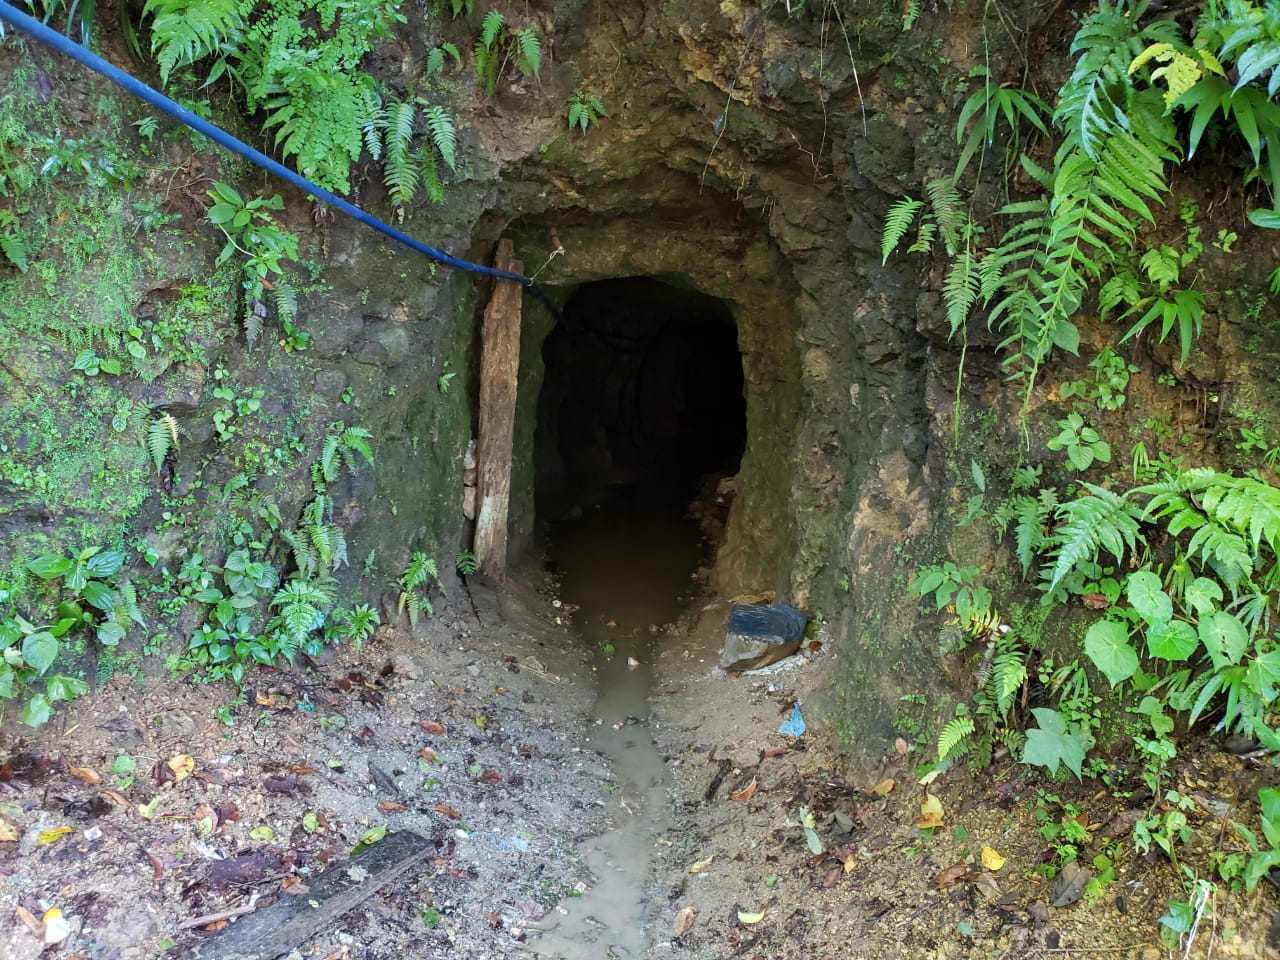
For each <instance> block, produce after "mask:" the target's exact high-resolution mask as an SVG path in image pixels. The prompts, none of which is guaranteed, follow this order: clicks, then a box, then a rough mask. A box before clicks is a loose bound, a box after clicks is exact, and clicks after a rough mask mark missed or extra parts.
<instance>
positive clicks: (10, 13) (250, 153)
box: [0, 0, 560, 317]
mask: <svg viewBox="0 0 1280 960" xmlns="http://www.w3.org/2000/svg"><path fill="white" fill-rule="evenodd" d="M0 21H3V22H5V23H9V24H11V25H12V26H14V27H16V28H17V29H18V30H21V31H22V32H23V33H28V34H30V35H31V36H33V37H35V38H36V39H37V40H40V41H42V42H43V43H46V44H48V45H49V46H51V47H53V48H54V49H55V50H57V51H58V52H59V53H64V54H66V55H67V56H68V57H70V58H71V59H72V60H75V61H77V62H79V63H81V64H83V65H84V66H86V67H88V68H89V69H90V70H92V71H94V72H95V73H99V74H101V75H102V76H104V77H106V78H107V79H108V80H110V81H111V82H112V83H115V84H117V85H119V86H121V87H123V88H124V89H125V90H127V91H128V92H129V93H132V94H133V95H134V96H135V97H138V98H139V99H142V100H145V101H146V102H147V103H149V104H151V105H152V106H153V107H157V108H159V109H160V110H163V111H164V112H165V113H167V114H169V115H170V116H171V117H175V118H177V119H178V120H181V121H182V122H183V123H185V124H186V125H187V126H188V127H190V128H191V129H192V130H196V131H198V132H200V133H203V134H204V135H205V136H206V137H208V138H209V139H210V140H213V141H214V142H215V143H219V144H221V145H222V146H224V147H226V148H227V149H228V150H230V151H231V152H232V153H235V154H239V155H240V156H242V157H244V158H245V159H246V160H250V161H252V162H253V163H256V164H257V165H258V166H260V167H262V168H263V169H265V170H270V171H271V172H272V173H274V174H275V175H276V176H278V177H280V178H282V179H284V180H287V181H288V182H289V183H291V184H293V185H294V186H295V187H298V188H299V189H301V190H305V191H306V192H308V193H311V194H314V195H315V196H316V197H318V198H320V199H321V200H323V201H325V203H328V204H330V205H332V206H334V207H336V208H337V209H339V210H341V211H342V212H343V213H345V214H347V216H349V217H354V218H355V219H356V220H359V221H360V222H361V223H363V224H365V225H366V226H369V227H373V229H375V230H377V231H378V232H379V233H383V234H386V235H387V236H388V237H391V239H393V240H398V241H400V242H401V243H403V244H404V245H405V246H407V247H409V248H411V249H413V250H416V251H418V253H421V254H424V255H425V256H428V257H430V258H431V259H432V260H436V261H439V262H440V263H443V264H446V265H448V266H450V267H457V268H458V269H460V270H467V271H469V272H471V273H479V274H483V275H484V276H486V277H496V278H497V279H499V280H511V281H514V282H515V283H518V284H520V285H521V286H522V287H525V288H526V289H528V290H529V291H530V292H532V293H533V294H534V295H535V296H536V297H537V298H538V299H539V300H541V301H542V302H543V303H544V304H545V305H546V306H547V307H548V308H549V309H550V310H551V312H552V314H553V315H555V316H557V317H558V316H559V314H560V312H559V310H557V309H556V307H555V305H554V304H553V303H552V302H551V300H550V299H549V298H548V297H547V294H546V293H545V291H543V290H542V288H541V287H539V286H538V285H537V284H536V283H535V282H534V281H533V280H530V279H529V278H528V277H525V276H521V275H520V274H518V273H511V272H510V271H508V270H499V269H497V268H496V267H486V266H484V265H483V264H480V263H472V262H470V261H469V260H459V259H458V258H457V257H451V256H449V254H447V253H445V252H444V251H443V250H437V249H436V248H435V247H429V246H427V245H426V244H425V243H423V242H422V241H420V240H415V239H414V238H413V237H411V236H409V235H408V234H407V233H402V232H401V231H399V230H397V229H396V228H395V227H393V226H391V225H390V224H387V223H383V222H382V221H381V220H379V219H378V218H377V217H375V216H373V215H372V214H369V213H366V212H365V211H363V210H361V209H360V208H359V207H357V206H356V205H355V204H353V203H349V202H348V201H346V200H343V199H342V198H341V197H339V196H337V195H335V194H333V193H331V192H330V191H328V190H325V189H324V188H323V187H320V186H317V185H316V184H314V183H312V182H311V181H310V180H308V179H307V178H306V177H303V176H300V175H299V174H297V173H295V172H294V171H292V170H290V169H289V168H288V167H286V166H285V165H284V164H282V163H279V162H278V161H276V160H272V159H271V158H270V157H268V156H267V155H266V154H265V153H262V152H261V151H259V150H255V149H253V147H251V146H249V145H248V144H247V143H243V142H241V141H240V140H237V139H236V138H235V137H233V136H232V135H231V134H229V133H227V131H225V130H223V129H222V128H221V127H216V126H214V125H213V124H212V123H210V122H209V121H207V120H205V119H203V118H201V117H198V116H196V115H195V114H194V113H192V112H191V111H190V110H188V109H187V108H186V107H184V106H182V105H181V104H179V103H175V102H174V101H173V100H170V99H169V98H168V97H166V96H165V95H164V94H162V93H160V92H158V91H156V90H152V89H151V88H150V87H148V86H147V85H146V84H145V83H142V82H141V81H140V80H138V79H136V78H135V77H132V76H130V75H129V74H127V73H125V72H124V71H123V70H121V69H119V68H118V67H115V66H112V65H111V64H110V63H107V61H105V60H103V59H102V58H101V57H99V56H97V55H96V54H93V53H90V52H89V51H88V50H86V49H85V48H84V47H82V46H81V45H80V44H78V43H76V42H75V41H73V40H71V39H69V38H67V37H65V36H63V35H62V34H60V33H58V32H57V31H56V30H52V29H50V28H49V27H47V26H45V25H44V24H43V23H41V22H40V21H39V20H36V19H35V18H34V17H29V16H27V15H26V14H25V13H23V12H22V11H21V10H17V9H15V8H14V7H13V6H11V5H10V4H8V3H5V2H4V0H0Z"/></svg>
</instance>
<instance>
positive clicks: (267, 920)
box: [188, 831, 438, 960]
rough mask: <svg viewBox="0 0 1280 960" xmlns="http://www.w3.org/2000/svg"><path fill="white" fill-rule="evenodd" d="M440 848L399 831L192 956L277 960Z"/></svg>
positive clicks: (237, 924) (247, 918)
mask: <svg viewBox="0 0 1280 960" xmlns="http://www.w3.org/2000/svg"><path fill="white" fill-rule="evenodd" d="M437 849H438V844H437V843H436V841H434V840H432V839H430V838H429V837H424V836H421V835H419V834H416V833H410V832H408V831H402V832H400V833H393V834H390V835H389V836H387V837H386V839H384V840H382V841H381V842H380V843H375V844H374V845H373V846H371V847H369V848H368V849H366V850H363V851H361V852H360V853H359V854H358V855H356V856H354V857H352V858H351V859H350V860H347V861H345V862H344V863H340V864H338V865H336V866H334V867H331V868H330V869H329V870H328V871H327V872H326V873H324V874H323V875H322V876H321V877H319V878H318V879H315V880H312V881H311V883H310V890H308V891H307V892H306V893H305V894H300V895H288V894H285V895H282V896H281V898H280V899H279V900H277V901H276V902H275V903H273V904H271V905H270V906H268V907H263V908H261V909H259V910H255V911H254V912H253V913H251V914H249V915H248V916H244V917H241V918H240V919H238V920H236V921H235V922H234V923H232V924H230V925H229V926H228V927H226V929H224V930H222V931H220V932H218V933H216V934H214V935H213V936H212V937H210V938H209V939H207V940H205V941H204V942H203V943H201V944H200V945H199V946H197V947H196V948H195V949H194V950H192V951H191V952H190V953H189V954H188V956H191V957H194V958H198V960H275V958H276V957H279V956H281V955H283V954H286V953H288V952H289V951H290V950H293V949H295V948H298V947H302V946H304V945H305V944H306V943H307V941H308V940H310V939H311V938H312V937H314V936H315V935H316V934H317V933H320V932H322V931H327V930H332V929H333V928H334V926H335V925H336V924H337V922H338V919H339V918H340V917H342V915H343V914H345V913H347V912H348V911H350V910H352V909H354V908H355V907H357V906H359V905H360V904H361V903H363V902H364V901H365V900H367V899H368V898H369V897H371V896H373V894H374V893H376V892H377V891H378V890H380V889H382V888H383V887H385V886H387V885H388V884H390V883H392V882H393V881H394V880H396V879H398V878H400V877H402V876H403V875H404V874H405V873H408V872H409V871H411V870H412V869H413V868H414V867H416V866H418V864H420V863H422V862H423V861H424V860H426V859H427V858H428V857H429V856H431V855H432V854H434V853H435V852H436V850H437Z"/></svg>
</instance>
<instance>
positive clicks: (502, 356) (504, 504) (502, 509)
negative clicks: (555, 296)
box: [474, 240, 524, 581]
mask: <svg viewBox="0 0 1280 960" xmlns="http://www.w3.org/2000/svg"><path fill="white" fill-rule="evenodd" d="M493 265H494V266H495V267H497V268H498V269H499V270H507V271H510V272H512V273H523V272H524V264H523V263H522V262H521V261H519V260H517V259H515V253H514V248H513V247H512V244H511V241H510V240H501V241H499V243H498V251H497V254H496V256H495V257H494V261H493ZM522 292H523V290H522V288H521V286H520V284H518V283H515V282H513V281H511V280H497V281H495V282H494V287H493V295H492V296H491V297H490V298H489V303H488V305H487V306H486V307H485V310H484V326H483V328H482V330H481V334H480V341H481V342H480V415H479V421H480V426H479V434H480V435H479V437H478V438H477V443H476V468H477V476H476V495H477V509H476V535H475V549H474V552H475V555H476V564H477V567H478V569H479V571H480V572H481V573H483V574H485V575H486V576H488V577H490V578H491V579H493V580H497V581H503V580H505V579H506V576H507V512H508V508H509V507H510V503H511V460H512V444H513V442H514V440H515V416H516V384H517V381H518V379H519V376H520V302H521V293H522Z"/></svg>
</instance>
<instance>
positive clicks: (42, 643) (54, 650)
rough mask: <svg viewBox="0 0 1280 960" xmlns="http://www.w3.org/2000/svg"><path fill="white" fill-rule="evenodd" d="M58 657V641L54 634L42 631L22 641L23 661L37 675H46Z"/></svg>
mask: <svg viewBox="0 0 1280 960" xmlns="http://www.w3.org/2000/svg"><path fill="white" fill-rule="evenodd" d="M57 657H58V641H57V640H55V639H54V637H53V634H51V633H49V632H48V631H45V630H41V631H40V632H39V633H32V634H29V635H28V636H27V637H26V638H25V639H24V640H23V641H22V660H23V662H24V663H26V664H27V666H29V667H31V669H33V670H34V671H35V672H36V673H44V672H45V671H46V670H48V669H49V668H50V667H51V666H53V661H54V660H56V659H57Z"/></svg>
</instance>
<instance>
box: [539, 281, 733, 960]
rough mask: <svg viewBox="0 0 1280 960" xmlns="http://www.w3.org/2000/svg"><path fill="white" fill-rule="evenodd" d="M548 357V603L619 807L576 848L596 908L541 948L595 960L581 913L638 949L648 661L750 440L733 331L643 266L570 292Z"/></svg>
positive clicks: (694, 297)
mask: <svg viewBox="0 0 1280 960" xmlns="http://www.w3.org/2000/svg"><path fill="white" fill-rule="evenodd" d="M542 355H543V363H544V370H545V379H544V380H543V385H542V390H541V392H540V394H539V400H538V413H537V428H536V431H535V437H534V474H535V487H534V493H535V504H536V514H537V516H538V517H539V518H540V526H541V527H542V530H543V543H544V547H545V549H546V551H547V557H548V563H549V566H550V568H551V569H552V570H553V571H554V572H555V575H556V580H557V585H558V589H559V594H560V596H559V602H560V603H561V604H562V609H563V611H564V612H565V613H566V614H567V615H568V616H569V619H570V622H572V623H573V625H574V626H575V627H576V633H577V634H578V636H579V637H580V638H581V640H582V642H583V643H585V644H586V645H588V646H589V647H590V648H591V649H592V650H593V652H594V663H593V668H594V674H593V675H594V677H595V680H596V703H595V707H594V713H595V721H596V724H597V725H598V726H597V729H598V731H599V732H598V733H593V734H592V736H591V737H590V740H591V742H592V744H593V746H594V747H595V748H596V749H598V750H600V751H601V752H602V753H603V754H605V755H606V756H608V757H609V758H610V760H611V761H612V764H613V771H614V776H615V778H616V780H617V785H618V795H619V796H620V797H622V796H625V797H626V798H627V802H628V804H629V806H628V807H627V812H628V813H629V814H630V815H629V816H625V817H623V816H621V813H620V814H619V820H620V822H621V823H623V824H624V826H622V827H621V828H619V829H615V830H612V831H610V832H608V833H606V834H604V835H603V836H601V837H600V838H598V839H597V840H596V841H593V842H592V843H591V844H590V845H589V846H588V849H587V850H586V852H585V856H586V860H587V863H588V865H589V867H590V868H591V870H592V872H593V873H594V874H595V875H596V876H597V877H598V878H599V882H598V885H597V889H596V890H595V891H594V892H593V902H592V903H591V904H590V914H589V915H588V914H587V913H586V912H584V911H583V910H579V911H574V912H571V914H570V915H569V916H568V917H565V918H564V921H563V923H561V924H560V925H559V927H558V929H557V930H556V931H554V932H551V933H548V934H547V935H546V936H545V937H544V939H543V940H542V941H540V948H541V949H543V950H544V951H545V953H544V955H545V956H556V957H562V958H566V960H579V958H582V960H586V958H589V957H595V956H597V955H598V951H599V946H598V944H596V943H595V941H596V938H597V936H598V931H597V930H596V929H594V927H593V926H592V924H595V925H601V924H602V925H603V926H604V927H605V928H607V929H608V930H609V931H610V936H611V937H617V938H619V939H617V940H611V941H610V942H611V943H612V944H613V945H614V946H616V947H620V948H622V950H621V952H622V953H624V954H625V955H629V956H639V955H641V954H642V953H643V952H644V951H645V949H646V948H647V937H648V935H647V933H646V931H645V921H646V918H647V917H648V916H649V906H648V905H647V904H646V902H645V901H644V899H643V896H642V891H643V890H644V888H645V884H646V880H647V877H648V873H649V857H650V856H651V853H652V851H653V849H654V846H655V844H656V842H657V838H658V837H660V836H661V835H662V833H663V831H664V830H666V829H667V828H668V827H670V826H671V821H670V807H669V804H668V803H667V798H666V793H667V789H668V787H669V780H668V772H667V769H666V764H665V763H664V761H663V759H662V757H661V756H660V754H659V751H658V749H657V747H656V746H655V744H654V740H653V738H652V736H651V734H650V733H649V731H648V729H647V723H646V721H647V718H648V715H649V692H650V687H651V684H652V680H653V676H654V674H653V669H654V667H653V665H654V663H655V661H657V660H658V659H659V658H661V657H662V656H663V653H664V651H668V652H669V653H670V655H672V656H678V654H677V653H676V644H675V642H674V641H676V640H678V639H679V636H680V633H681V630H682V628H681V627H680V626H678V625H677V621H678V620H679V619H680V617H681V614H682V612H684V611H685V609H686V608H687V606H688V603H689V600H690V598H691V595H692V594H693V593H694V591H696V590H697V588H698V583H699V580H700V579H701V578H700V577H699V576H698V573H697V572H698V570H699V568H701V570H702V571H703V572H705V571H706V564H707V562H708V561H709V560H710V559H711V557H710V554H711V551H712V550H713V549H714V548H715V546H717V543H716V541H717V540H718V539H719V537H718V533H717V531H718V529H719V523H718V520H720V519H722V514H723V511H724V510H725V509H727V502H726V501H727V496H726V491H725V490H724V488H720V489H718V487H719V485H718V483H717V481H718V480H719V479H722V478H724V477H726V476H732V475H734V474H736V473H737V471H738V467H739V465H740V463H741V460H742V456H743V452H744V450H745V447H746V400H745V397H744V392H743V391H744V379H743V373H742V356H741V353H740V351H739V348H738V331H737V326H736V324H735V322H734V318H733V315H732V313H731V312H730V310H729V307H728V306H727V305H726V304H725V303H724V302H722V301H720V300H717V299H715V298H714V297H710V296H707V295H705V294H702V293H699V292H697V291H694V290H690V289H685V288H682V287H678V286H675V285H672V284H668V283H663V282H661V281H659V280H656V279H652V278H647V277H631V278H626V279H617V280H604V281H597V282H592V283H585V284H583V285H581V286H579V287H578V288H577V289H576V290H575V291H574V292H573V294H572V295H571V296H570V297H569V299H568V300H567V302H566V303H565V306H564V309H563V313H562V318H561V320H560V321H559V323H558V324H557V325H556V327H555V328H554V329H553V330H552V332H551V333H550V334H549V335H548V337H547V338H546V340H545V341H544V344H543V351H542ZM717 514H720V516H717ZM691 574H692V576H691ZM682 662H684V663H688V664H689V666H692V661H688V660H686V661H682Z"/></svg>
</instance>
